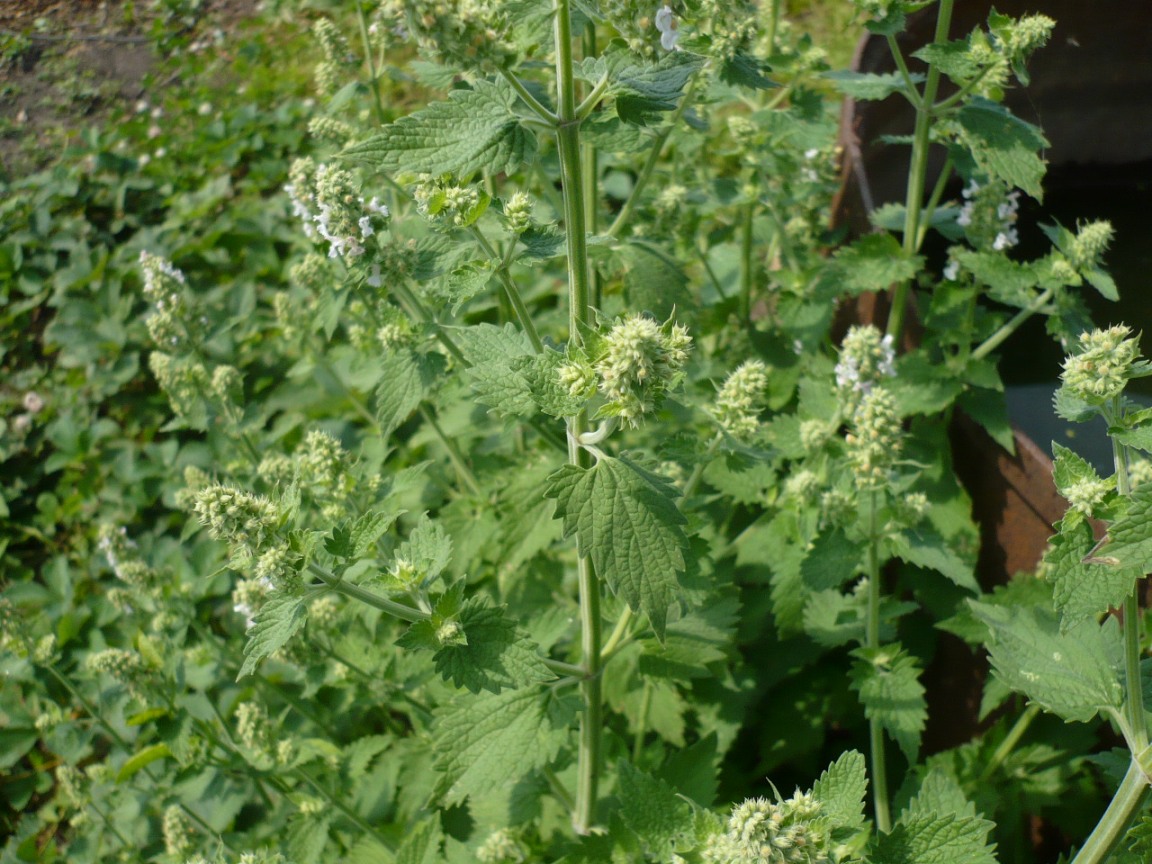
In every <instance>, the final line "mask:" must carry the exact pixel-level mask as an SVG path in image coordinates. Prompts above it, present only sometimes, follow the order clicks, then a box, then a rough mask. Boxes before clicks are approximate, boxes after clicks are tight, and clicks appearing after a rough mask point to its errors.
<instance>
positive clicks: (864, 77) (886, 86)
mask: <svg viewBox="0 0 1152 864" xmlns="http://www.w3.org/2000/svg"><path fill="white" fill-rule="evenodd" d="M821 77H823V78H826V79H828V80H829V81H831V82H832V86H833V87H835V88H836V89H837V90H839V91H840V92H841V93H843V94H844V95H845V96H848V97H849V98H851V99H857V100H870V99H887V98H888V97H889V96H891V95H892V94H893V93H902V92H904V90H905V89H906V87H905V84H904V78H903V76H902V75H901V74H900V73H899V72H887V73H885V74H883V75H881V74H877V73H875V72H851V71H848V70H839V69H838V70H835V71H832V72H825V73H824V74H823V75H822V76H821ZM913 80H914V81H923V80H924V76H923V75H915V76H913Z"/></svg>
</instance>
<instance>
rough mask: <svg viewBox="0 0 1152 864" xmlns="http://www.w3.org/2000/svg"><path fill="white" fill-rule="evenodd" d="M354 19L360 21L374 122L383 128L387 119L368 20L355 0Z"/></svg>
mask: <svg viewBox="0 0 1152 864" xmlns="http://www.w3.org/2000/svg"><path fill="white" fill-rule="evenodd" d="M356 17H357V18H358V19H359V21H360V40H361V41H362V42H363V43H364V62H365V63H367V64H368V84H369V86H370V87H371V88H372V99H373V102H374V103H375V104H374V105H373V107H374V108H375V109H376V122H378V123H379V124H380V125H381V126H383V125H384V123H385V122H386V121H387V118H386V117H385V115H384V100H383V99H381V98H380V76H379V74H378V72H377V70H376V60H375V58H373V56H372V40H371V39H369V38H368V19H367V16H366V15H365V14H364V4H363V2H361V0H356Z"/></svg>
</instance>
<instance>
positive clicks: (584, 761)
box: [553, 0, 603, 834]
mask: <svg viewBox="0 0 1152 864" xmlns="http://www.w3.org/2000/svg"><path fill="white" fill-rule="evenodd" d="M553 9H554V11H555V16H554V27H555V43H556V92H557V112H558V123H557V126H556V145H557V150H558V151H559V155H560V172H561V188H562V190H563V194H564V230H565V233H566V236H567V241H568V339H569V340H570V341H572V342H573V343H578V342H579V341H580V339H581V333H582V331H583V328H584V327H587V326H588V325H589V324H590V323H591V320H592V305H591V299H592V298H591V284H590V280H589V278H588V248H587V243H586V231H587V228H586V220H585V212H584V183H583V179H582V178H583V163H582V159H581V152H580V119H579V117H578V116H577V113H576V81H575V75H574V74H573V59H572V15H571V11H572V10H571V7H570V0H553ZM587 431H588V418H587V415H586V414H584V412H581V413H580V415H579V416H577V417H574V418H572V419H571V420H570V421H569V428H568V432H569V436H568V437H569V445H568V460H569V462H571V463H572V464H574V465H578V466H580V467H581V468H588V467H589V466H590V465H591V456H590V455H589V453H588V452H587V450H586V449H585V448H583V447H581V446H580V445H579V443H578V442H579V440H580V436H581V435H583V434H584V433H586V432H587ZM577 581H578V584H579V592H580V649H581V663H582V665H583V670H584V677H583V678H582V679H581V681H580V695H581V699H582V701H583V707H584V710H583V711H582V712H581V714H580V734H579V745H578V749H577V756H576V761H577V766H576V801H575V807H574V809H573V810H572V827H573V829H574V830H575V831H576V833H577V834H587V833H589V832H590V831H591V830H592V827H593V825H595V822H596V799H597V797H598V792H599V783H600V744H601V742H600V736H601V731H602V730H601V726H602V725H603V704H602V700H603V694H602V692H601V682H600V668H601V661H600V641H601V640H600V626H601V622H600V580H599V579H598V578H597V576H596V572H595V570H594V569H593V567H592V561H591V559H590V558H589V557H588V556H587V555H579V556H578V557H577Z"/></svg>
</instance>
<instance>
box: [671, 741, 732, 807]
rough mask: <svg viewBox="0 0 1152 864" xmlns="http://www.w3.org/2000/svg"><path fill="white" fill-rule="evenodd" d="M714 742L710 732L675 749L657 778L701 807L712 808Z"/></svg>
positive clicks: (716, 787) (715, 748)
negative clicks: (691, 742)
mask: <svg viewBox="0 0 1152 864" xmlns="http://www.w3.org/2000/svg"><path fill="white" fill-rule="evenodd" d="M717 772H718V766H717V739H716V733H715V732H710V733H709V734H708V735H706V736H704V737H703V738H701V739H700V740H699V741H697V742H696V743H695V744H693V745H691V746H690V747H684V748H681V749H678V750H674V751H673V752H672V754H671V755H670V756H669V757H668V758H667V759H665V760H664V764H663V765H661V766H660V769H659V770H658V771H657V772H656V776H657V777H659V778H660V779H661V780H663V781H664V782H665V783H667V784H668V785H669V786H671V787H672V788H673V789H675V790H676V791H677V792H679V793H680V794H681V795H683V796H686V797H688V798H691V799H692V800H693V801H695V802H696V803H697V804H698V805H699V806H701V807H711V806H712V804H713V803H714V802H715V800H716V792H717V791H718V789H719V783H718V781H717V777H716V775H717Z"/></svg>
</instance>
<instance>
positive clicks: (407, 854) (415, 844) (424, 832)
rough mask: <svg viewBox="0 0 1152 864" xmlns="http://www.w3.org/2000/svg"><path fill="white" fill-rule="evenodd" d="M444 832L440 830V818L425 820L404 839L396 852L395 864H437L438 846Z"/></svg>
mask: <svg viewBox="0 0 1152 864" xmlns="http://www.w3.org/2000/svg"><path fill="white" fill-rule="evenodd" d="M443 840H444V832H443V831H442V830H441V829H440V817H439V816H435V815H434V816H432V817H431V818H429V819H425V820H424V821H423V822H421V823H420V824H419V825H418V826H416V828H415V829H414V830H411V831H409V832H408V833H407V835H406V836H405V837H404V842H403V843H401V844H400V848H399V849H398V850H397V851H396V864H438V862H440V861H441V860H442V858H441V856H440V844H441V842H443Z"/></svg>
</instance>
